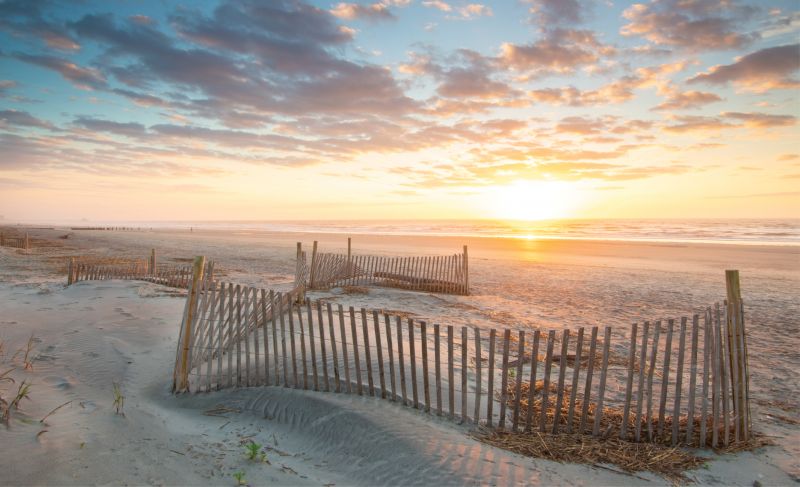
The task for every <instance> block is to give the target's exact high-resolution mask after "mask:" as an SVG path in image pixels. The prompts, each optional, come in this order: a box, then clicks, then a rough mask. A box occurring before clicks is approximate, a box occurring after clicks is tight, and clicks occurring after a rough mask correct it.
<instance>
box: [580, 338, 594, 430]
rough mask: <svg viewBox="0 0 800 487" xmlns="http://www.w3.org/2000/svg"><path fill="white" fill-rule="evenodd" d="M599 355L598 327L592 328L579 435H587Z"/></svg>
mask: <svg viewBox="0 0 800 487" xmlns="http://www.w3.org/2000/svg"><path fill="white" fill-rule="evenodd" d="M596 353H597V327H596V326H593V327H592V336H591V339H590V340H589V363H588V364H587V366H586V384H585V386H584V389H583V407H582V408H581V425H580V429H579V430H578V433H581V434H585V433H586V423H587V422H588V420H589V402H590V400H591V397H592V375H593V374H594V360H595V355H596Z"/></svg>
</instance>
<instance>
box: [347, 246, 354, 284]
mask: <svg viewBox="0 0 800 487" xmlns="http://www.w3.org/2000/svg"><path fill="white" fill-rule="evenodd" d="M352 250H353V248H352V239H351V238H350V237H347V275H348V276H349V275H350V269H351V267H352V266H351V264H350V261H351V259H352V258H353V251H352Z"/></svg>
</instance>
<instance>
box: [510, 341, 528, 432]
mask: <svg viewBox="0 0 800 487" xmlns="http://www.w3.org/2000/svg"><path fill="white" fill-rule="evenodd" d="M517 345H518V346H517V371H516V374H515V377H516V382H515V384H514V411H513V413H512V416H511V431H517V428H518V427H519V403H520V401H521V399H522V365H523V363H524V362H525V360H524V358H525V332H524V331H523V330H520V331H519V335H518V337H517Z"/></svg>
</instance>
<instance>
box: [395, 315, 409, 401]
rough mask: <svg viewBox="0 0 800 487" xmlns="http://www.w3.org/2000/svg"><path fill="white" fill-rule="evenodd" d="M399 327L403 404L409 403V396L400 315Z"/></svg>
mask: <svg viewBox="0 0 800 487" xmlns="http://www.w3.org/2000/svg"><path fill="white" fill-rule="evenodd" d="M396 319H397V321H396V323H395V324H396V328H397V361H398V365H399V366H400V392H401V395H402V397H403V405H407V404H408V396H407V394H406V390H407V389H406V368H405V357H404V356H403V321H402V318H400V317H399V316H397V317H396Z"/></svg>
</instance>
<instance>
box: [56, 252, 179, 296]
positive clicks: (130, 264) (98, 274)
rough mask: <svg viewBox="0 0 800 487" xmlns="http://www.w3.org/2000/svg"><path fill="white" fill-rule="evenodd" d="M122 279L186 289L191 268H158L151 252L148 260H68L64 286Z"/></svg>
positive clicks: (154, 256) (176, 266) (160, 266)
mask: <svg viewBox="0 0 800 487" xmlns="http://www.w3.org/2000/svg"><path fill="white" fill-rule="evenodd" d="M105 279H124V280H136V281H146V282H152V283H155V284H162V285H164V286H169V287H175V288H181V289H188V288H189V284H190V281H191V279H192V266H190V265H160V264H158V263H157V260H156V251H155V249H153V250H152V251H151V253H150V257H149V258H147V259H121V258H107V259H103V258H92V259H85V260H83V259H76V258H74V257H72V258H70V259H69V263H68V264H67V285H71V284H74V283H76V282H78V281H98V280H105Z"/></svg>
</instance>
